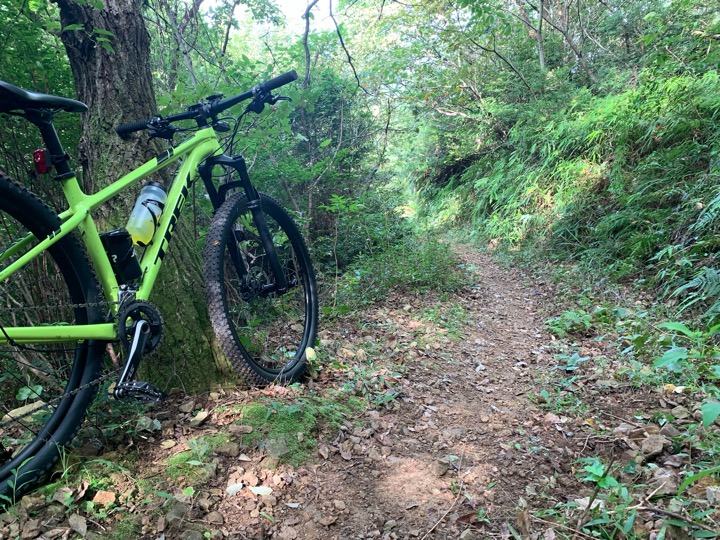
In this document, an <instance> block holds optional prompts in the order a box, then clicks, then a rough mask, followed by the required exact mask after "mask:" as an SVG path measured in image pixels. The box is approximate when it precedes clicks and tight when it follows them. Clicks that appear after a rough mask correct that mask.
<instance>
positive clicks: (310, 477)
mask: <svg viewBox="0 0 720 540" xmlns="http://www.w3.org/2000/svg"><path fill="white" fill-rule="evenodd" d="M462 257H463V258H464V259H465V261H466V263H467V264H468V265H469V266H470V268H472V269H473V273H474V284H473V286H472V287H470V288H468V289H466V290H464V291H463V292H461V293H460V294H456V295H452V296H451V297H450V298H446V299H444V300H443V301H441V300H439V299H437V298H434V297H431V296H424V295H416V296H413V297H411V298H407V297H398V298H390V299H388V300H387V301H386V302H385V303H384V305H381V306H374V307H372V308H370V309H369V310H367V311H364V312H362V313H361V314H360V316H359V318H353V319H352V320H348V319H346V320H344V321H341V322H339V323H335V324H333V325H330V326H328V325H325V326H324V330H323V332H322V334H321V338H322V344H323V347H321V349H320V352H321V356H322V355H323V354H324V355H325V358H327V357H329V356H332V357H336V358H342V359H343V364H342V365H340V366H339V367H334V368H333V367H328V368H327V369H326V370H325V371H323V372H322V373H321V374H320V376H319V377H318V378H317V379H316V380H315V381H313V382H311V383H310V384H309V386H310V389H309V391H310V392H315V393H317V395H320V396H322V395H332V394H333V392H335V391H336V390H337V389H338V388H339V387H340V386H341V385H345V386H347V385H348V384H349V385H353V384H354V385H355V386H354V392H355V393H356V394H357V395H358V396H365V397H366V398H368V399H369V401H370V402H371V403H374V405H373V406H371V408H370V409H368V410H365V411H363V412H362V413H358V414H357V417H355V418H352V417H350V418H346V419H345V420H344V421H343V424H342V426H341V428H340V429H339V430H338V429H337V426H335V428H334V429H333V430H330V429H326V430H324V431H323V432H321V433H320V434H318V438H319V440H318V447H317V454H316V455H315V456H313V458H312V459H311V460H310V461H309V462H306V463H304V464H303V465H301V466H299V467H296V468H295V467H291V466H289V465H287V464H283V463H282V461H283V459H282V454H283V453H284V450H283V449H281V450H280V451H276V450H275V451H274V450H273V449H272V448H271V447H272V446H273V445H275V446H277V441H267V440H261V439H259V440H257V441H256V444H251V445H248V444H243V443H241V444H239V445H238V444H236V443H230V444H225V445H223V446H222V447H220V448H216V449H215V450H214V451H213V456H214V459H213V461H212V462H211V463H210V464H209V465H208V466H205V469H204V470H206V471H209V472H208V473H207V475H206V477H205V478H203V479H202V480H201V481H199V480H197V478H195V479H193V478H191V477H190V476H180V477H170V476H169V475H168V470H169V469H168V466H167V463H169V461H168V459H170V457H171V456H173V455H177V454H178V452H179V451H181V450H186V449H188V448H190V449H192V448H193V447H194V446H195V447H196V446H197V444H198V443H197V441H202V440H205V439H204V438H209V437H212V436H214V435H216V434H218V433H230V435H231V436H234V435H237V434H238V433H242V432H243V431H242V430H243V428H242V423H243V422H242V418H237V417H234V416H233V414H234V413H233V410H235V409H233V406H234V405H237V404H242V403H247V402H248V401H251V400H257V399H259V398H260V399H262V398H263V397H265V398H266V399H267V397H268V396H270V397H271V399H273V400H276V401H284V402H285V403H288V404H291V403H293V399H294V397H293V392H294V390H292V389H283V388H275V389H269V390H267V389H266V390H263V391H246V392H237V391H232V392H231V391H226V392H224V393H220V394H218V393H216V394H210V395H209V396H205V397H204V398H197V397H194V398H193V399H194V400H195V401H194V403H193V404H192V405H189V406H188V401H189V400H190V398H189V397H178V398H176V399H175V400H174V401H173V400H171V401H170V402H169V403H167V404H166V405H165V406H164V407H163V408H161V409H160V410H157V411H153V412H151V413H149V414H148V417H149V421H150V422H151V425H152V423H153V422H154V421H155V420H157V422H156V423H155V425H157V426H162V428H161V430H160V431H158V432H156V433H152V429H153V428H152V427H149V428H148V432H149V433H148V434H146V435H144V436H141V437H136V438H135V439H134V440H133V441H132V442H131V444H130V445H125V446H126V447H124V448H123V447H121V448H120V449H119V450H120V451H116V452H113V453H110V454H105V455H101V456H100V459H103V460H106V461H107V462H111V461H116V462H120V463H121V464H122V472H120V473H113V474H111V473H110V471H108V473H107V475H108V476H109V478H110V479H111V480H112V482H111V483H110V484H109V485H107V486H105V485H102V486H100V488H98V487H97V486H92V485H91V489H90V490H89V491H88V492H87V493H86V490H87V488H88V486H87V485H86V484H87V483H85V484H81V485H79V486H74V485H72V483H71V484H70V485H69V486H66V487H64V488H62V489H64V490H65V491H64V495H61V497H60V498H58V493H55V495H54V496H53V495H52V494H46V495H45V496H44V497H43V496H37V495H35V496H31V497H29V498H27V500H26V501H24V503H23V505H22V506H21V507H20V509H19V510H17V511H16V514H14V516H15V517H14V518H13V517H10V518H6V519H5V520H4V521H3V519H2V516H0V538H3V534H5V535H6V536H5V537H8V536H10V535H11V534H12V533H13V532H17V531H24V532H23V535H22V536H23V538H26V537H27V538H35V537H38V536H39V535H40V534H41V533H43V534H44V538H48V539H51V538H58V537H63V538H73V537H77V535H76V531H78V527H77V523H78V518H76V519H75V526H73V525H72V521H71V522H70V524H68V522H67V521H65V519H66V517H67V516H69V515H71V514H78V515H79V516H80V518H81V519H85V520H86V524H87V526H88V529H89V532H88V533H87V534H86V537H94V538H98V537H107V538H122V537H123V536H122V534H121V532H120V531H121V529H123V530H126V529H127V525H128V523H131V522H132V523H133V524H134V525H133V527H134V528H133V529H131V530H132V531H133V532H131V533H125V534H126V536H124V537H127V538H138V537H141V538H152V539H163V538H164V539H173V538H182V539H185V540H194V539H196V538H197V539H199V540H201V539H202V538H236V539H250V538H254V539H261V538H278V539H282V540H286V539H287V540H292V539H308V540H314V539H366V538H383V539H399V538H403V539H404V538H421V539H425V538H427V539H430V538H433V539H439V538H449V539H450V538H451V539H455V538H462V539H463V540H468V539H472V538H486V537H487V536H488V535H489V534H493V535H499V536H502V537H506V538H509V537H510V536H509V535H508V530H510V528H512V529H513V530H514V531H519V532H518V534H520V535H522V536H526V535H527V534H528V531H529V528H530V526H529V521H528V519H529V513H528V512H529V510H530V509H537V508H549V507H552V506H553V505H554V504H555V502H557V501H561V502H564V501H567V500H568V499H572V498H576V497H581V496H582V495H583V494H584V493H586V492H587V488H585V487H584V486H582V485H581V484H579V483H578V482H577V481H576V480H575V478H574V476H573V474H572V473H571V470H570V466H571V464H572V463H573V462H574V460H575V459H576V458H577V456H578V453H579V452H582V451H585V452H591V450H592V447H591V446H589V443H590V438H589V437H588V438H584V437H578V436H577V434H576V433H575V432H574V429H573V428H572V427H571V424H564V423H563V424H561V423H559V419H558V418H557V417H554V416H552V415H551V416H550V417H548V415H547V413H546V411H542V410H540V409H539V407H538V406H537V405H535V404H534V401H536V400H534V399H532V396H533V394H538V393H539V391H540V390H541V383H540V382H539V381H541V380H542V379H543V378H544V374H545V373H547V371H548V370H549V369H551V365H550V361H551V358H552V354H551V352H550V351H549V349H547V346H548V344H549V343H550V342H551V338H550V336H549V335H548V334H547V333H546V331H545V329H544V324H543V320H544V318H545V316H546V315H543V314H541V313H540V309H541V307H542V306H543V305H544V304H548V303H551V302H552V301H553V294H552V291H551V290H550V289H549V288H546V287H544V286H543V285H540V284H536V283H533V282H532V280H531V279H529V278H528V277H527V276H525V275H523V274H522V273H521V272H520V271H519V270H517V269H513V268H510V269H508V268H502V267H500V266H499V264H498V263H497V262H496V261H495V260H493V259H492V258H491V257H490V256H488V255H484V254H480V253H477V252H474V251H471V250H466V251H464V253H463V254H462ZM198 409H201V410H204V411H207V412H208V413H209V414H208V416H207V419H206V420H204V422H203V423H202V424H201V426H199V427H198V426H191V425H190V422H189V420H190V419H192V418H196V416H194V415H196V414H197V413H196V411H197V410H198ZM563 422H564V421H563ZM198 423H199V422H198ZM238 425H239V426H240V427H238ZM233 426H235V427H233ZM298 429H300V428H298ZM297 436H298V438H299V439H301V438H303V437H312V436H313V434H308V433H298V434H297ZM168 441H170V443H169V444H167V445H166V444H165V443H167V442H168ZM173 443H176V444H173ZM127 446H130V448H127ZM280 446H283V445H282V444H281V445H280ZM128 451H135V452H137V454H136V456H137V457H136V459H135V462H134V463H124V462H123V461H122V459H123V458H122V454H123V453H125V452H128ZM274 453H275V454H277V455H279V456H280V460H279V461H280V464H279V465H278V459H276V458H275V457H273V454H274ZM198 455H200V454H198ZM204 457H205V458H209V457H210V456H204ZM191 463H192V462H191ZM164 475H167V477H166V478H163V477H164ZM158 479H159V480H158ZM70 482H72V480H71V481H70ZM152 482H155V483H152ZM148 483H150V484H152V488H147V487H143V486H146V485H147V484H148ZM91 484H92V482H91ZM83 487H84V488H85V490H83V489H82V488H83ZM98 493H102V494H104V495H103V497H105V498H104V499H103V498H100V501H99V502H98V503H97V504H95V505H93V506H92V507H91V508H90V509H88V508H89V507H88V506H87V505H86V506H83V503H82V501H83V498H84V499H85V500H86V501H87V500H89V499H90V497H91V496H92V497H94V498H97V496H98V495H97V494H98ZM108 493H109V495H108ZM68 494H69V495H68ZM153 494H154V495H153ZM158 494H160V495H161V496H158ZM62 497H65V501H64V502H63V501H62ZM108 498H110V500H111V501H112V502H111V503H110V504H109V506H106V507H105V508H106V510H107V511H106V512H105V513H106V514H108V515H102V514H98V509H100V508H102V505H104V504H105V503H106V502H107V500H108ZM68 499H70V500H75V501H76V503H75V505H72V504H71V505H70V506H68V505H67V500H68ZM58 501H59V502H63V504H65V505H66V509H65V512H64V515H63V512H58V511H57V507H58V506H59V504H60V503H59V502H58ZM53 507H55V508H56V509H55V511H52V509H53ZM29 522H31V524H32V527H31V528H29V529H28V523H29ZM122 522H125V526H124V528H123V525H122ZM93 524H97V526H95V525H93ZM12 527H14V529H13V528H12ZM80 528H81V529H82V527H80ZM51 530H55V531H56V534H55V535H53V534H50V533H49V532H48V531H51ZM73 535H75V536H73Z"/></svg>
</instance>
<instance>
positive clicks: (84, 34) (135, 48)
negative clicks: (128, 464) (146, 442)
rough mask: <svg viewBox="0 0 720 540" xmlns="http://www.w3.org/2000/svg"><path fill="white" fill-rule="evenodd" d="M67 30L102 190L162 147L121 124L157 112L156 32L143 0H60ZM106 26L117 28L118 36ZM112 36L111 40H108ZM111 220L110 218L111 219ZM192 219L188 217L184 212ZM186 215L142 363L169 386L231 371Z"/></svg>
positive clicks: (87, 144) (87, 175) (195, 385)
mask: <svg viewBox="0 0 720 540" xmlns="http://www.w3.org/2000/svg"><path fill="white" fill-rule="evenodd" d="M55 1H56V2H57V4H58V6H59V7H60V18H61V22H62V26H63V28H64V27H66V26H68V25H71V24H73V25H77V24H80V25H83V29H82V30H74V31H64V32H63V33H62V39H63V43H64V44H65V48H66V50H67V54H68V57H69V59H70V67H71V69H72V72H73V77H74V78H75V84H76V88H77V94H78V99H80V100H81V101H83V102H85V103H86V104H87V105H88V106H89V112H88V113H86V114H84V115H83V117H82V129H83V134H84V135H83V137H82V139H81V141H80V150H79V154H80V155H79V162H80V165H81V166H82V172H83V181H84V185H85V189H86V190H88V191H95V190H97V189H98V188H102V187H104V186H106V185H108V184H109V183H110V182H111V181H113V180H115V179H117V178H118V177H119V175H121V173H122V172H123V171H129V170H131V169H132V168H134V167H137V166H138V165H140V164H141V163H143V162H144V161H146V160H147V159H149V158H150V157H152V156H153V155H155V154H157V153H158V151H159V147H158V146H152V147H151V146H150V145H148V144H147V143H146V140H147V136H146V135H144V134H143V135H140V136H137V137H135V138H133V139H131V140H128V141H123V140H121V139H120V138H119V137H118V136H117V135H116V134H115V132H114V128H115V126H117V125H118V124H121V123H126V122H132V121H136V120H139V119H143V118H149V117H151V116H153V115H155V114H156V112H157V108H156V102H155V94H154V91H153V85H152V74H151V70H150V65H149V57H150V36H149V34H148V32H147V29H146V27H145V22H144V20H143V17H142V6H143V2H142V0H105V5H106V7H105V9H102V10H98V9H93V8H91V7H90V5H89V4H87V3H82V4H78V3H75V2H73V1H72V0H55ZM107 32H112V35H110V34H108V33H107ZM104 39H107V41H104ZM136 195H137V190H130V191H129V192H128V193H127V194H126V195H125V196H121V197H118V199H119V200H113V203H114V204H112V208H108V209H105V212H103V213H102V215H101V216H98V218H99V221H100V224H101V225H102V226H103V227H106V226H113V227H118V226H123V225H124V222H125V219H126V217H127V215H128V214H129V211H130V208H131V205H132V202H133V200H134V199H135V196H136ZM111 221H112V222H113V224H112V225H108V224H109V223H110V222H111ZM185 221H187V217H186V219H185ZM188 225H189V223H185V224H184V226H183V220H182V219H181V222H180V225H179V227H178V229H177V230H176V232H175V234H174V236H173V244H174V245H173V246H172V247H171V249H170V254H169V256H168V257H167V258H166V259H165V265H164V268H163V269H162V271H161V273H160V279H159V280H158V285H157V287H156V292H155V294H154V296H153V298H152V300H153V302H154V303H155V304H156V305H157V306H158V308H159V309H160V311H161V313H162V314H163V317H164V323H165V329H164V330H165V331H164V339H163V343H162V344H161V346H160V348H159V349H158V352H157V353H156V356H153V357H152V358H149V359H147V360H146V361H145V362H143V366H142V367H143V368H144V369H145V371H146V373H149V374H150V375H151V377H150V378H151V381H153V382H155V383H156V384H157V385H158V386H160V387H162V388H164V389H167V388H170V387H181V388H184V389H186V390H188V391H191V390H198V389H205V388H208V387H209V386H210V385H212V384H214V383H217V382H219V381H221V380H223V379H226V378H227V377H226V376H225V375H224V373H223V372H224V371H225V369H224V367H219V366H224V365H225V364H224V362H223V361H222V359H221V356H219V355H215V354H214V351H215V350H217V348H216V347H213V346H212V343H213V339H214V338H213V336H212V330H211V328H210V324H209V321H208V317H207V312H206V307H205V302H204V297H203V293H202V290H203V286H202V276H201V268H202V265H201V261H200V257H199V254H198V249H197V247H196V243H195V239H194V237H193V235H192V227H190V226H188Z"/></svg>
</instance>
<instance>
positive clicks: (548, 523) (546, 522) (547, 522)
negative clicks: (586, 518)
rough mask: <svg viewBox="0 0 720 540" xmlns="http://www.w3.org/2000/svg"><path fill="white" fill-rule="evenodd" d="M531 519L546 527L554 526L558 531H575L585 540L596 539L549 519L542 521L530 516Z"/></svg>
mask: <svg viewBox="0 0 720 540" xmlns="http://www.w3.org/2000/svg"><path fill="white" fill-rule="evenodd" d="M530 519H532V520H533V521H539V522H540V523H545V524H546V525H552V526H553V527H557V528H558V529H565V530H568V531H574V532H575V533H576V534H578V535H580V536H582V537H584V538H592V539H595V537H594V536H591V535H589V534H587V533H584V532H582V531H576V530H575V529H573V528H572V527H570V526H568V525H565V524H563V523H556V522H554V521H548V520H547V519H542V518H539V517H537V516H532V515H531V516H530Z"/></svg>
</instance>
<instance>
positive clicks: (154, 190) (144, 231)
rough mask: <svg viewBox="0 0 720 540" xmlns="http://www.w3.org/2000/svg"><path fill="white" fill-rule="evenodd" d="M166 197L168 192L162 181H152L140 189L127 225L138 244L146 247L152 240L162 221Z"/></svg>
mask: <svg viewBox="0 0 720 540" xmlns="http://www.w3.org/2000/svg"><path fill="white" fill-rule="evenodd" d="M166 199H167V192H166V191H165V188H164V187H163V185H162V184H161V183H160V182H150V183H149V184H146V185H145V186H144V187H143V188H142V189H141V190H140V195H139V196H138V199H137V201H136V202H135V207H134V208H133V211H132V213H131V214H130V219H129V220H128V223H127V226H126V227H125V228H126V229H127V231H128V232H129V233H130V236H132V239H133V242H134V243H135V244H137V245H138V246H142V247H145V246H147V245H148V244H149V243H150V241H151V240H152V238H153V235H154V234H155V229H157V226H158V224H159V223H160V216H161V215H162V211H163V208H165V200H166Z"/></svg>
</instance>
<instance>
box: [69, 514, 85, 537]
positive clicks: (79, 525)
mask: <svg viewBox="0 0 720 540" xmlns="http://www.w3.org/2000/svg"><path fill="white" fill-rule="evenodd" d="M68 521H69V522H70V528H71V529H72V530H73V531H75V532H76V533H78V534H79V535H80V536H82V537H85V535H86V534H87V521H85V518H84V517H82V516H81V515H80V514H73V515H72V516H70V518H69V519H68Z"/></svg>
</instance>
